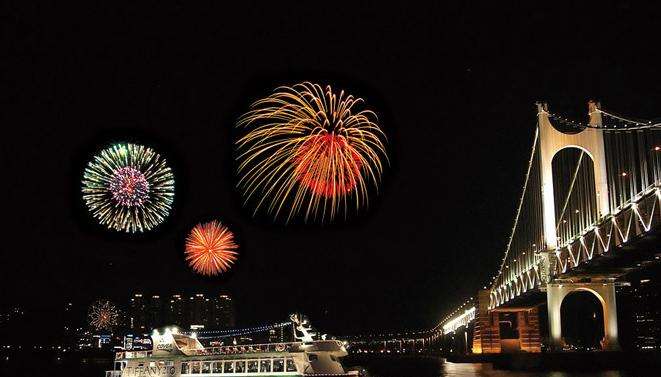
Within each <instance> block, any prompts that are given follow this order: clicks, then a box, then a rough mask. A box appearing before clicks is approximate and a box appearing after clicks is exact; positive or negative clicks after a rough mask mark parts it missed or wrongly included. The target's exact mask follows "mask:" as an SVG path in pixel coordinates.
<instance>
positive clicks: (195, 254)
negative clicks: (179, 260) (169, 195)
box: [186, 220, 239, 276]
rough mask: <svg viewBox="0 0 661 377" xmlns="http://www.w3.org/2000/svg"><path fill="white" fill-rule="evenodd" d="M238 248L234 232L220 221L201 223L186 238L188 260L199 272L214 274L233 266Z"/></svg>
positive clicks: (194, 269) (207, 274) (208, 274)
mask: <svg viewBox="0 0 661 377" xmlns="http://www.w3.org/2000/svg"><path fill="white" fill-rule="evenodd" d="M238 249H239V245H238V244H237V243H236V241H235V240H234V234H233V233H232V232H231V231H230V230H229V229H228V228H227V227H226V226H225V225H223V224H221V223H220V221H215V220H214V221H211V222H208V223H200V224H197V225H196V226H195V227H194V228H193V230H191V232H190V234H189V235H188V237H187V238H186V261H187V262H188V264H189V266H190V267H191V268H192V269H193V271H195V272H197V273H198V274H201V275H206V276H214V275H218V274H221V273H223V272H226V271H228V270H229V269H230V268H231V267H232V264H233V263H234V262H235V261H236V259H237V257H238V254H239V253H238Z"/></svg>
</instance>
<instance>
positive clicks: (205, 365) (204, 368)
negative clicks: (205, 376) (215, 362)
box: [202, 362, 211, 373]
mask: <svg viewBox="0 0 661 377" xmlns="http://www.w3.org/2000/svg"><path fill="white" fill-rule="evenodd" d="M202 373H211V363H210V362H205V363H202Z"/></svg>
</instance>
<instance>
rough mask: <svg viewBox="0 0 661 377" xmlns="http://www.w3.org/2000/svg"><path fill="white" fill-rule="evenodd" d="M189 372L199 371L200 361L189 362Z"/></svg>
mask: <svg viewBox="0 0 661 377" xmlns="http://www.w3.org/2000/svg"><path fill="white" fill-rule="evenodd" d="M190 369H191V373H200V362H199V361H193V362H192V363H191V368H190Z"/></svg>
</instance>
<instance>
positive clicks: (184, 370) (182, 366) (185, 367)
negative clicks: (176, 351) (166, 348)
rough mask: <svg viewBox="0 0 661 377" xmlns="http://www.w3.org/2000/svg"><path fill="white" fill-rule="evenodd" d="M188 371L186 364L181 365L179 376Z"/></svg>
mask: <svg viewBox="0 0 661 377" xmlns="http://www.w3.org/2000/svg"><path fill="white" fill-rule="evenodd" d="M189 371H190V369H189V368H188V363H181V374H188V373H190V372H189Z"/></svg>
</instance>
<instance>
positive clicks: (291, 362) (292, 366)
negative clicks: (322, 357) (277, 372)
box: [287, 355, 317, 372]
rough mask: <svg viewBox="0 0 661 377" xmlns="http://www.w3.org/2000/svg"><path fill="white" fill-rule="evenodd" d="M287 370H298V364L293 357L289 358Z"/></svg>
mask: <svg viewBox="0 0 661 377" xmlns="http://www.w3.org/2000/svg"><path fill="white" fill-rule="evenodd" d="M315 356H317V355H315ZM287 372H296V364H295V363H294V360H293V359H287Z"/></svg>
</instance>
